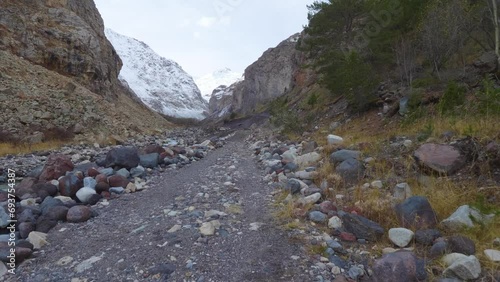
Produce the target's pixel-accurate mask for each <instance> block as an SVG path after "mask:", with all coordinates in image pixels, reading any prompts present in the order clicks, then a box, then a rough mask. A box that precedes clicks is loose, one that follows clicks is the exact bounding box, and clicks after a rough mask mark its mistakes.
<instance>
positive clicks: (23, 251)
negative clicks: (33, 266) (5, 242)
mask: <svg viewBox="0 0 500 282" xmlns="http://www.w3.org/2000/svg"><path fill="white" fill-rule="evenodd" d="M11 248H12V247H9V246H7V247H1V248H0V260H1V261H3V262H9V258H7V256H9V255H10V249H11ZM32 253H33V251H32V250H31V249H29V248H21V247H15V254H16V264H19V263H21V262H23V261H24V260H25V259H27V258H29V257H30V256H31V254H32Z"/></svg>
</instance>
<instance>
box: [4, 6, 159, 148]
mask: <svg viewBox="0 0 500 282" xmlns="http://www.w3.org/2000/svg"><path fill="white" fill-rule="evenodd" d="M0 50H1V51H2V52H1V53H0V61H1V63H0V74H1V76H0V99H2V104H1V108H2V109H1V111H0V120H3V121H4V122H3V124H2V125H1V126H0V127H1V128H0V129H2V133H3V134H2V135H3V136H4V139H5V135H9V138H10V139H19V138H23V137H26V136H29V135H33V134H35V135H37V136H38V137H37V138H35V139H42V140H43V139H44V137H43V132H46V131H54V129H55V128H58V129H59V130H55V131H57V132H63V131H64V132H67V133H68V131H70V132H69V133H68V135H71V134H73V133H75V134H81V133H90V132H94V133H99V132H105V131H112V132H114V134H117V135H123V136H127V135H130V134H133V133H134V132H141V131H148V130H151V129H153V128H161V127H165V126H166V125H168V124H167V122H166V121H165V120H164V119H163V118H161V117H160V116H159V115H158V114H155V113H153V112H152V111H150V110H149V109H147V108H146V107H145V106H144V105H143V104H141V103H139V102H138V101H137V99H136V97H135V95H134V94H133V93H132V92H130V91H128V90H126V89H125V87H123V86H122V85H121V84H120V82H119V80H118V73H119V71H120V68H121V66H122V62H121V60H120V58H119V57H118V55H117V54H116V52H115V50H114V48H113V46H112V45H111V44H110V42H109V41H108V40H107V39H106V37H105V35H104V24H103V21H102V18H101V16H100V14H99V12H98V11H97V8H96V7H95V4H94V2H93V1H92V0H44V1H42V0H40V1H33V0H2V1H1V2H0ZM117 129H119V130H117ZM40 133H42V134H40ZM40 136H41V137H40ZM54 137H57V136H54ZM35 141H39V140H35Z"/></svg>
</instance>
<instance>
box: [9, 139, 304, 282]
mask: <svg viewBox="0 0 500 282" xmlns="http://www.w3.org/2000/svg"><path fill="white" fill-rule="evenodd" d="M244 136H245V134H244V133H242V132H238V133H237V134H236V135H235V137H232V138H231V139H230V140H229V142H228V144H227V145H226V146H224V147H223V148H221V149H218V150H216V151H214V152H212V153H210V154H209V155H208V156H207V157H206V158H205V159H203V160H202V161H200V162H196V163H193V164H191V165H189V166H187V167H184V168H182V169H180V170H172V171H167V172H165V173H162V174H160V175H158V176H155V177H153V179H152V182H151V184H150V188H149V189H147V190H146V191H144V192H141V193H136V194H129V195H123V196H122V197H120V198H118V199H116V200H112V201H110V202H109V205H102V204H98V205H97V206H96V207H95V210H96V211H97V212H98V213H99V215H98V216H97V217H95V218H94V219H91V220H90V221H88V222H86V223H83V224H70V223H60V224H59V225H58V226H57V227H56V228H54V229H52V231H51V232H50V233H49V237H48V241H49V242H50V243H51V244H50V245H48V246H45V247H43V248H42V250H41V251H39V252H37V253H35V256H36V258H35V259H31V260H29V261H27V262H25V263H23V264H22V265H21V266H20V267H19V268H18V269H17V272H18V275H17V277H15V278H14V277H10V281H75V282H76V281H205V282H207V281H224V282H225V281H228V282H229V281H290V282H291V281H312V279H311V278H310V277H309V274H308V271H307V270H308V263H307V257H306V256H305V255H304V253H303V250H302V249H301V248H300V245H299V244H298V243H293V242H291V241H290V240H289V238H288V235H287V233H286V232H285V231H282V230H280V229H278V228H277V227H276V223H275V222H274V219H273V217H272V215H271V212H272V208H271V207H270V205H269V203H270V200H271V197H270V194H271V190H270V188H269V187H268V186H267V185H266V184H265V183H263V182H262V180H261V179H262V171H260V170H259V169H258V168H257V166H256V164H255V161H254V160H253V158H252V156H251V152H250V150H248V145H247V144H245V142H244V141H243V139H244ZM208 222H211V223H208ZM219 223H220V227H219ZM202 224H204V227H208V228H207V230H205V231H206V232H208V233H210V232H211V230H210V229H211V228H210V227H216V231H215V234H214V235H207V236H202V235H201V234H200V229H199V228H200V226H202ZM217 227H218V229H217ZM174 269H175V270H174Z"/></svg>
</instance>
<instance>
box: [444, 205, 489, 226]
mask: <svg viewBox="0 0 500 282" xmlns="http://www.w3.org/2000/svg"><path fill="white" fill-rule="evenodd" d="M472 219H474V220H475V221H477V222H481V223H486V222H487V221H488V220H489V217H488V216H485V215H483V214H481V213H480V212H479V211H478V210H476V209H474V208H471V207H469V206H468V205H464V206H461V207H459V208H458V209H457V210H456V211H455V212H454V213H453V214H452V215H451V216H450V217H448V218H447V219H445V220H443V221H442V222H441V224H442V225H443V226H445V227H446V228H448V229H450V230H452V231H459V230H460V229H463V228H467V227H469V228H470V227H474V222H472Z"/></svg>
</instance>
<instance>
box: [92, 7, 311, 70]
mask: <svg viewBox="0 0 500 282" xmlns="http://www.w3.org/2000/svg"><path fill="white" fill-rule="evenodd" d="M95 2H96V5H97V8H98V9H99V12H100V13H101V15H102V17H103V19H104V23H105V25H106V27H109V28H111V29H113V30H114V31H116V32H118V33H121V34H124V35H127V36H130V37H134V38H136V39H138V40H141V41H143V42H145V43H146V44H148V45H149V46H150V47H151V48H153V50H155V51H156V52H157V53H158V54H160V55H162V56H163V57H166V58H169V59H173V60H175V61H177V62H178V63H179V64H180V65H181V66H182V67H183V68H184V70H186V71H187V72H188V73H189V74H191V75H192V76H194V77H197V76H201V75H204V74H207V73H211V72H212V71H215V70H217V69H220V68H224V67H229V68H231V69H232V70H234V71H237V72H243V71H244V69H245V68H246V67H247V66H248V65H250V64H251V63H253V62H254V61H256V60H257V59H258V58H259V57H260V55H262V53H263V52H264V51H265V50H267V49H268V48H270V47H274V46H276V45H277V44H278V43H280V42H281V41H282V40H284V39H286V38H287V37H288V36H290V35H292V34H294V33H296V32H299V31H301V30H302V27H303V26H304V25H305V24H307V7H306V6H307V5H308V4H311V3H312V2H314V0H291V1H290V0H165V1H160V0H141V1H137V0H95Z"/></svg>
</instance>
